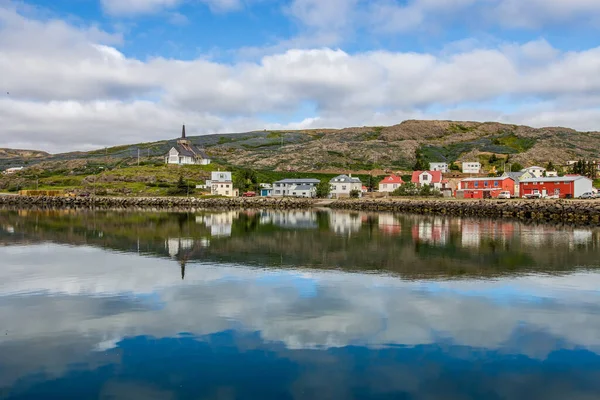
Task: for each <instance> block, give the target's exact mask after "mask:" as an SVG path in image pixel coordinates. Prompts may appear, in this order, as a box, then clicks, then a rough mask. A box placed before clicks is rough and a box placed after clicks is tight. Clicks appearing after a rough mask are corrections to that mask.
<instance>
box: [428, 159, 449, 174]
mask: <svg viewBox="0 0 600 400" xmlns="http://www.w3.org/2000/svg"><path fill="white" fill-rule="evenodd" d="M429 170H430V171H440V172H441V173H443V174H447V173H448V171H449V169H448V163H447V162H431V163H429Z"/></svg>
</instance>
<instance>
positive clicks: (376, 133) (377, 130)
mask: <svg viewBox="0 0 600 400" xmlns="http://www.w3.org/2000/svg"><path fill="white" fill-rule="evenodd" d="M382 132H383V126H376V127H374V128H373V131H372V132H369V133H367V134H365V140H367V141H369V140H378V139H379V138H380V137H381V134H382Z"/></svg>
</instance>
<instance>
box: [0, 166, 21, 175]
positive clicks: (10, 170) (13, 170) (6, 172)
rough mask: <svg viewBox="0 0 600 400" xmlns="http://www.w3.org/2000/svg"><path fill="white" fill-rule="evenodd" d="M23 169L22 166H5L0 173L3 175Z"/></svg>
mask: <svg viewBox="0 0 600 400" xmlns="http://www.w3.org/2000/svg"><path fill="white" fill-rule="evenodd" d="M22 169H23V167H13V168H7V169H5V170H4V171H2V173H3V174H4V175H11V174H14V173H15V172H19V171H21V170H22Z"/></svg>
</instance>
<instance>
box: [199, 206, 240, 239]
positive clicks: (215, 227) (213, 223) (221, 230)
mask: <svg viewBox="0 0 600 400" xmlns="http://www.w3.org/2000/svg"><path fill="white" fill-rule="evenodd" d="M238 216H239V213H238V212H237V211H228V212H223V213H216V214H207V215H203V216H201V217H196V222H201V223H203V224H204V225H206V227H207V228H210V236H212V237H229V236H231V226H232V225H233V221H234V220H235V219H237V218H238Z"/></svg>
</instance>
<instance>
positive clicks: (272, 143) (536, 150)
mask: <svg viewBox="0 0 600 400" xmlns="http://www.w3.org/2000/svg"><path fill="white" fill-rule="evenodd" d="M189 139H190V140H191V141H192V142H193V143H194V144H196V145H198V146H201V147H204V148H205V149H206V152H207V153H208V154H209V155H210V156H211V157H212V158H213V160H214V163H213V164H211V165H210V166H206V167H200V166H191V167H184V168H179V167H167V166H164V165H163V161H162V156H163V155H164V154H165V153H166V152H167V151H168V150H169V149H170V147H171V146H172V145H173V144H174V143H175V142H176V140H177V139H176V138H174V139H171V140H165V141H158V142H151V143H140V144H133V145H122V146H117V147H110V148H107V149H100V150H96V151H90V152H71V153H62V154H48V153H44V152H40V151H34V150H10V149H2V150H0V168H2V169H4V168H8V167H11V166H26V167H28V168H27V169H26V170H24V171H23V172H22V173H19V174H17V176H11V177H2V178H1V179H0V190H7V189H9V188H13V189H14V188H16V187H28V188H32V186H33V185H34V184H35V187H40V186H43V187H48V188H57V187H64V188H69V187H80V186H84V187H89V186H90V185H91V184H94V185H96V187H102V186H104V187H105V188H107V189H111V188H116V189H119V190H121V191H122V192H123V193H124V194H126V193H133V194H135V193H148V194H162V193H163V192H164V191H165V188H166V187H168V186H169V185H171V184H173V182H174V181H175V180H176V179H177V178H178V176H179V175H180V174H181V175H183V176H184V177H185V178H186V179H188V180H189V181H190V182H191V183H194V184H195V183H198V182H201V181H203V180H204V179H206V177H208V175H209V173H210V170H213V169H217V168H221V169H232V170H234V171H235V170H238V169H242V168H249V169H252V170H254V171H257V172H258V174H259V179H261V181H267V182H270V181H273V180H274V179H278V178H281V177H284V176H291V175H294V176H303V177H304V176H322V177H327V176H331V175H333V174H336V173H340V172H353V173H355V174H371V173H372V172H373V171H375V174H379V175H381V174H384V173H386V172H388V171H404V172H406V171H410V170H411V169H412V166H413V165H414V164H415V154H416V153H417V152H418V153H419V154H422V157H423V158H424V159H425V161H447V162H461V161H467V160H479V161H481V162H482V163H483V164H484V165H489V163H490V158H492V162H494V161H493V160H494V159H496V160H497V161H495V165H496V166H499V165H500V163H502V162H509V163H520V164H522V165H524V166H529V165H534V164H541V165H545V164H546V163H548V162H549V161H552V162H553V163H554V164H562V163H564V162H565V161H567V160H575V159H580V158H586V159H596V160H597V159H600V132H578V131H575V130H572V129H568V128H556V127H555V128H539V129H537V128H531V127H527V126H519V125H507V124H500V123H495V122H487V123H479V122H456V121H405V122H403V123H401V124H399V125H394V126H389V127H355V128H345V129H314V130H301V131H259V132H247V133H235V134H219V135H206V136H196V137H190V138H189ZM138 150H139V154H140V156H141V158H140V161H141V162H140V166H138V159H137V155H138ZM320 174H323V175H320ZM116 183H122V185H120V186H119V185H117V184H116ZM153 185H154V186H153ZM150 188H151V189H152V190H150ZM123 193H121V194H123Z"/></svg>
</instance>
